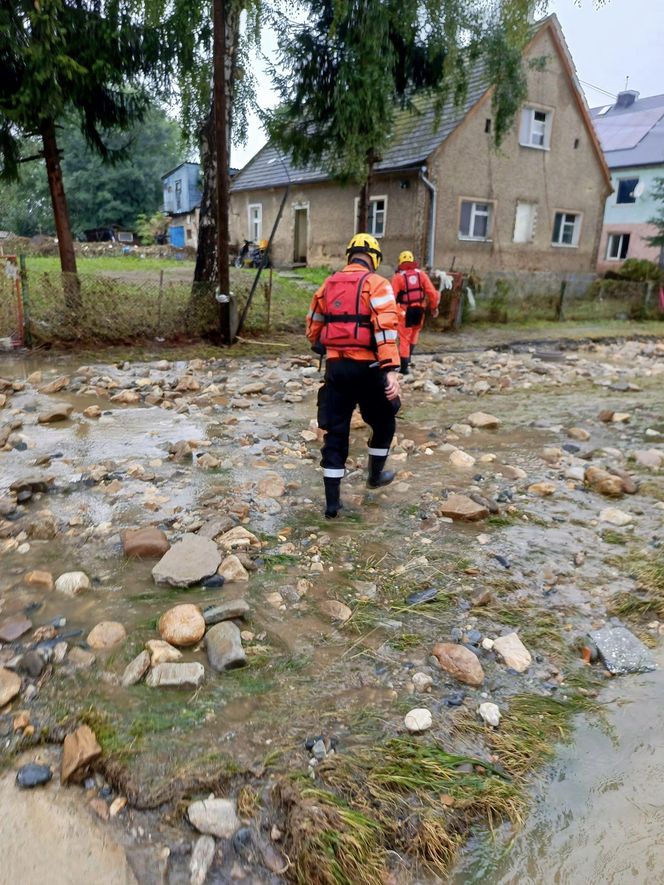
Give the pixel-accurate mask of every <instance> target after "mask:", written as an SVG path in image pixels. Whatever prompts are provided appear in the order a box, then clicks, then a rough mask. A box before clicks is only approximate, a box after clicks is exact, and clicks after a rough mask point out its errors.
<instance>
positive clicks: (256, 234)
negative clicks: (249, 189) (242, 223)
mask: <svg viewBox="0 0 664 885" xmlns="http://www.w3.org/2000/svg"><path fill="white" fill-rule="evenodd" d="M262 236H263V204H262V203H250V205H249V239H250V240H252V241H253V242H254V243H257V242H258V241H259V240H260V239H262Z"/></svg>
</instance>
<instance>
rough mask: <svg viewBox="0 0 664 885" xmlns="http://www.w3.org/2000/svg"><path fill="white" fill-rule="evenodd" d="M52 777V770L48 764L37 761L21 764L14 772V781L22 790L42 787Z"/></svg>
mask: <svg viewBox="0 0 664 885" xmlns="http://www.w3.org/2000/svg"><path fill="white" fill-rule="evenodd" d="M52 777H53V772H52V771H51V769H50V767H49V766H48V765H39V764H38V763H37V762H28V764H27V765H22V766H21V767H20V768H19V770H18V771H17V773H16V783H17V784H18V786H19V787H21V789H22V790H32V789H34V788H35V787H42V786H44V784H47V783H48V782H49V781H50V780H51V778H52Z"/></svg>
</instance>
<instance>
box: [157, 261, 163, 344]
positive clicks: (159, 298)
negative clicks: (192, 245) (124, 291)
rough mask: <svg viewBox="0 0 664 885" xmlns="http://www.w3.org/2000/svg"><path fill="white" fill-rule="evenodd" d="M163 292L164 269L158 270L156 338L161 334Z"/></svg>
mask: <svg viewBox="0 0 664 885" xmlns="http://www.w3.org/2000/svg"><path fill="white" fill-rule="evenodd" d="M163 294H164V269H163V268H162V269H161V270H160V271H159V295H158V297H157V334H156V336H155V337H156V338H159V337H160V336H161V299H162V297H163Z"/></svg>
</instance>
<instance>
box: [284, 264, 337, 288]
mask: <svg viewBox="0 0 664 885" xmlns="http://www.w3.org/2000/svg"><path fill="white" fill-rule="evenodd" d="M293 272H294V273H296V274H297V275H298V277H302V279H303V280H306V281H307V282H309V283H315V284H316V285H317V286H320V285H321V284H322V283H324V282H325V280H326V279H327V278H328V277H329V275H330V274H331V273H332V269H331V268H329V267H295V268H293Z"/></svg>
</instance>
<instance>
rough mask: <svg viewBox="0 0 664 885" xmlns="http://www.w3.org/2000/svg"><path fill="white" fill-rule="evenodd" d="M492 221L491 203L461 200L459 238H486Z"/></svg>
mask: <svg viewBox="0 0 664 885" xmlns="http://www.w3.org/2000/svg"><path fill="white" fill-rule="evenodd" d="M492 221H493V204H492V203H489V202H481V201H479V200H478V201H475V200H462V201H461V208H460V211H459V239H460V240H488V239H489V237H490V235H491V224H492Z"/></svg>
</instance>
